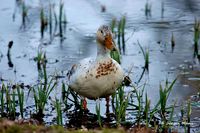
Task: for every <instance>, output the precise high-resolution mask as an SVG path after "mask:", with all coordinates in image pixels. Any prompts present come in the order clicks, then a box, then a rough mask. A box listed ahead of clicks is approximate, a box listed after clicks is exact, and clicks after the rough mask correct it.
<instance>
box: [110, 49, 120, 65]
mask: <svg viewBox="0 0 200 133" xmlns="http://www.w3.org/2000/svg"><path fill="white" fill-rule="evenodd" d="M110 56H111V58H113V59H114V60H115V61H117V62H118V63H119V64H121V56H120V53H119V51H111V52H110Z"/></svg>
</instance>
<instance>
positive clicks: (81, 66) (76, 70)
mask: <svg viewBox="0 0 200 133" xmlns="http://www.w3.org/2000/svg"><path fill="white" fill-rule="evenodd" d="M93 62H94V58H85V59H83V60H81V61H80V62H79V63H78V64H74V65H73V66H72V67H71V69H70V70H69V71H68V73H67V77H68V81H70V80H71V78H72V77H73V78H76V77H77V76H78V75H80V74H81V73H82V72H84V71H86V70H87V69H88V68H89V67H90V66H91V64H92V63H93Z"/></svg>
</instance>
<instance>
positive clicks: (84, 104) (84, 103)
mask: <svg viewBox="0 0 200 133" xmlns="http://www.w3.org/2000/svg"><path fill="white" fill-rule="evenodd" d="M82 102H83V105H82V106H83V110H87V101H86V98H85V97H84V98H83V101H82Z"/></svg>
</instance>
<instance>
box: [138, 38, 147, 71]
mask: <svg viewBox="0 0 200 133" xmlns="http://www.w3.org/2000/svg"><path fill="white" fill-rule="evenodd" d="M138 45H139V47H140V50H141V51H142V54H143V57H144V61H145V63H144V68H145V69H146V70H147V71H148V70H149V50H148V49H146V50H144V48H143V47H142V46H141V44H140V43H139V41H138Z"/></svg>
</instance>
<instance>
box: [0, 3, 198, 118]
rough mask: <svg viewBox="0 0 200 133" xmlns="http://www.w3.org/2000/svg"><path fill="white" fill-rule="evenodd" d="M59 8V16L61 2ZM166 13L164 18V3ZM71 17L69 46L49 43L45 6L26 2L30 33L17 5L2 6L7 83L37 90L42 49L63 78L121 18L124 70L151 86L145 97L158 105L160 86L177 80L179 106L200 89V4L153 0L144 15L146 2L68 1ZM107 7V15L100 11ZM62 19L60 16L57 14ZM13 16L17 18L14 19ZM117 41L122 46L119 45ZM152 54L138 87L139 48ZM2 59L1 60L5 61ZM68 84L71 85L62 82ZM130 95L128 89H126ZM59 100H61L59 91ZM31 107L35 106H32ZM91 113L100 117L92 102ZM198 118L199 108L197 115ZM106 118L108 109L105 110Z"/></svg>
mask: <svg viewBox="0 0 200 133" xmlns="http://www.w3.org/2000/svg"><path fill="white" fill-rule="evenodd" d="M51 2H52V3H55V5H56V6H55V11H58V5H59V2H57V1H56V0H55V1H51ZM162 2H163V5H164V11H163V13H162V11H161V10H162V8H161V7H162V6H161V5H162V4H161V3H162ZM64 3H65V6H64V8H65V13H66V15H67V21H68V24H67V28H66V32H65V37H66V38H65V40H64V41H63V42H61V41H60V39H59V37H55V38H54V39H53V41H51V42H50V41H49V40H50V38H49V34H48V33H45V35H44V38H43V39H41V37H40V20H39V14H40V12H39V11H40V8H41V5H43V7H45V8H47V7H48V2H46V1H42V0H41V1H39V0H36V1H26V5H27V7H28V20H27V23H26V27H25V28H23V26H22V21H21V20H22V18H21V8H20V6H18V3H17V2H16V1H14V0H9V1H6V0H2V2H1V5H0V18H1V19H0V77H1V78H2V79H4V80H6V81H11V82H14V83H15V82H23V83H25V84H35V83H36V82H37V79H38V71H37V64H36V62H35V61H34V60H33V58H34V57H35V56H36V55H37V51H38V49H42V50H43V51H46V54H47V58H48V64H47V71H48V73H50V74H54V73H55V72H57V73H61V72H63V73H64V76H65V74H66V72H67V70H68V69H69V68H70V66H71V65H72V64H74V63H77V62H78V61H79V60H81V59H83V58H85V57H88V56H95V55H96V45H95V32H96V30H97V28H98V27H99V26H100V25H101V24H110V22H111V20H112V19H113V18H116V19H117V20H119V19H120V18H121V16H122V15H125V16H126V18H127V24H126V30H125V32H126V35H125V37H126V40H127V41H126V52H125V53H124V54H122V67H123V68H124V70H125V71H126V72H127V73H128V71H129V70H130V68H131V67H133V69H132V71H131V73H130V77H131V79H132V81H133V82H134V83H135V84H136V83H137V84H138V85H141V84H144V82H146V83H147V86H146V91H147V92H148V96H149V98H150V99H151V103H152V104H155V103H156V102H157V100H158V99H159V84H160V83H164V82H165V80H166V79H169V81H172V80H173V79H175V78H176V77H177V76H179V77H180V78H178V81H177V82H176V84H175V87H174V89H173V91H172V93H171V97H170V101H174V100H177V101H178V103H179V104H181V103H182V101H185V100H187V99H188V98H190V97H191V96H192V95H195V94H197V92H198V89H199V88H200V80H199V77H200V74H199V71H200V64H199V61H198V60H197V59H196V58H194V57H193V29H192V28H193V24H194V18H195V17H197V18H200V15H199V14H200V8H199V7H200V1H198V0H177V1H176V2H175V1H173V0H166V1H161V0H151V1H149V3H150V4H151V6H152V7H151V15H150V16H146V15H145V3H146V0H137V1H132V0H126V1H121V0H117V1H116V0H110V1H107V0H95V1H86V0H77V1H74V0H66V1H65V0H64ZM102 6H105V7H106V8H105V9H106V10H105V12H101V7H102ZM57 13H58V12H57ZM13 16H14V18H13ZM172 32H173V34H174V38H175V48H174V50H172V47H171V41H170V40H171V36H172ZM11 40H13V42H14V44H13V48H12V49H11V60H12V63H13V65H14V66H13V67H9V66H8V59H7V49H8V48H7V45H8V42H9V41H11ZM116 41H117V40H116ZM138 41H139V42H140V44H141V45H142V46H143V47H144V48H148V49H149V51H150V64H149V72H148V73H145V74H144V76H143V78H142V79H141V81H140V82H139V83H138V80H139V79H140V76H141V74H142V71H143V66H144V59H143V55H142V53H141V50H140V48H139V46H138V44H137V42H138ZM1 55H2V56H1ZM61 80H64V81H65V80H66V79H61ZM127 90H129V89H127ZM55 95H58V96H59V95H60V90H59V89H58V90H56V91H55V94H53V95H52V96H55ZM27 104H28V105H32V104H33V103H32V100H28V101H27ZM88 104H89V106H90V109H91V111H92V112H95V108H94V107H95V102H94V101H89V102H88ZM104 104H105V103H104V101H102V105H104ZM196 111H197V113H196V114H197V115H198V112H200V111H199V108H198V109H196ZM102 112H105V108H104V107H103V108H102Z"/></svg>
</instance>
